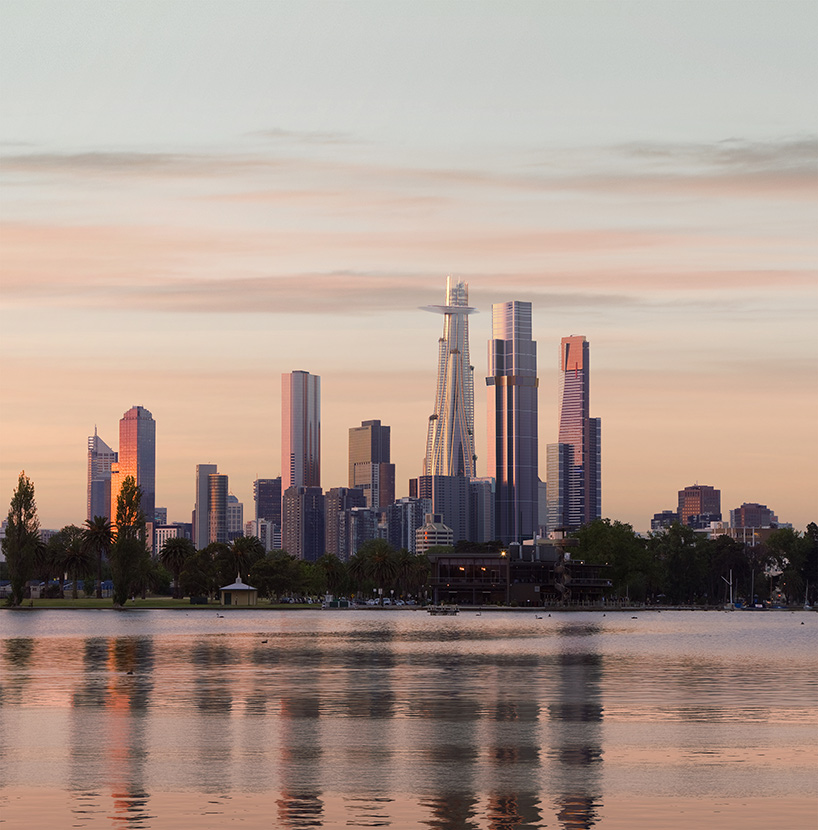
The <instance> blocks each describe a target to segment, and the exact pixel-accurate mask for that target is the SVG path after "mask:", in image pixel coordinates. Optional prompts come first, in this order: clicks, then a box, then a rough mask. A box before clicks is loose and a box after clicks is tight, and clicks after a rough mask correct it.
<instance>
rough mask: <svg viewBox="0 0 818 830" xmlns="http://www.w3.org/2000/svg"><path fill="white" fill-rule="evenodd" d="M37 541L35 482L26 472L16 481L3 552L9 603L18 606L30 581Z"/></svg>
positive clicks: (38, 525)
mask: <svg viewBox="0 0 818 830" xmlns="http://www.w3.org/2000/svg"><path fill="white" fill-rule="evenodd" d="M39 539H40V522H39V520H38V519H37V503H36V502H35V500H34V483H33V482H32V481H31V479H30V478H29V477H28V476H27V475H26V473H25V470H23V471H22V472H21V473H20V477H19V478H18V480H17V489H16V490H15V491H14V493H13V494H12V497H11V503H10V505H9V513H8V521H7V524H6V536H5V538H4V539H3V553H4V555H5V557H6V563H7V566H8V572H9V579H10V581H11V597H10V599H9V604H10V605H12V606H17V605H20V604H21V603H22V601H23V594H24V592H25V587H26V582H27V581H28V580H29V579H30V578H31V573H32V570H33V568H34V557H35V554H36V551H37V546H38V542H39Z"/></svg>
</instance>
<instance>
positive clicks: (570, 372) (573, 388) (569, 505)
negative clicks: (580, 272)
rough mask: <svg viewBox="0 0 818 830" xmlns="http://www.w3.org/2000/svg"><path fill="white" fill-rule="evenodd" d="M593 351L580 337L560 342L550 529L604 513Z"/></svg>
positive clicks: (550, 461) (550, 465) (550, 466)
mask: <svg viewBox="0 0 818 830" xmlns="http://www.w3.org/2000/svg"><path fill="white" fill-rule="evenodd" d="M590 374H591V371H590V351H589V343H588V341H587V340H586V339H585V338H584V337H581V336H573V335H572V336H571V337H563V338H562V341H561V343H560V390H559V406H560V414H559V423H560V426H559V438H558V440H559V445H554V444H549V446H548V450H547V452H548V482H547V485H548V529H549V530H554V529H555V528H558V527H565V528H577V527H581V526H582V525H584V524H587V523H588V522H591V521H593V520H594V519H598V518H599V517H600V516H601V515H602V453H601V432H602V422H601V420H600V419H599V418H591V417H590V415H589V414H588V413H589V411H590Z"/></svg>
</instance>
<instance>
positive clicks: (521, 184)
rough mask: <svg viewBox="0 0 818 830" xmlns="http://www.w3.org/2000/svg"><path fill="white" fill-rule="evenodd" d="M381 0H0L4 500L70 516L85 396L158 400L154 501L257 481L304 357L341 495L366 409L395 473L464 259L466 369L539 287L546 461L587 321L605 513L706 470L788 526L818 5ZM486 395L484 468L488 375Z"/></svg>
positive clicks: (812, 368)
mask: <svg viewBox="0 0 818 830" xmlns="http://www.w3.org/2000/svg"><path fill="white" fill-rule="evenodd" d="M371 11H372V7H371V5H369V4H367V3H360V2H350V3H345V4H313V3H310V2H306V3H304V4H295V3H287V2H282V3H280V4H279V3H277V4H269V6H265V5H264V4H239V6H238V7H233V6H232V5H231V6H228V5H227V4H224V5H221V4H219V3H212V4H206V6H204V7H202V9H201V13H199V14H197V15H195V16H191V15H189V14H187V13H185V7H184V6H183V5H180V4H176V3H173V2H165V3H156V2H151V0H144V2H140V3H129V2H123V3H119V4H116V7H115V9H114V7H113V6H111V5H110V4H105V3H99V4H97V3H94V2H88V3H83V4H81V5H79V6H75V5H72V6H69V5H67V4H57V3H53V4H52V3H40V2H35V1H34V0H32V2H30V3H8V4H6V5H5V6H4V9H3V12H2V14H3V19H4V23H5V24H6V25H4V26H2V27H0V73H2V77H3V79H4V83H3V92H2V95H1V96H0V108H1V109H2V113H3V118H2V119H0V153H2V156H3V164H2V169H1V170H0V185H2V187H3V192H4V195H5V198H4V199H3V200H2V203H0V249H1V250H2V257H0V269H2V295H1V296H0V300H2V308H0V369H1V370H2V376H3V391H2V395H0V426H1V427H2V429H0V490H2V492H5V493H6V494H7V495H6V498H10V495H11V493H12V491H13V489H14V487H15V484H16V481H17V476H18V475H19V472H20V470H22V469H25V471H26V473H27V474H28V475H29V476H30V477H31V478H32V480H33V481H34V484H35V487H36V496H37V502H38V506H39V510H40V515H41V518H42V521H43V526H44V527H54V528H57V527H62V526H63V525H65V524H68V523H71V522H74V523H80V522H81V520H82V518H83V516H84V514H85V510H86V506H85V502H86V487H87V481H86V466H87V465H86V459H87V437H88V436H89V435H90V434H91V433H92V432H93V428H94V425H95V424H97V425H98V427H99V434H100V435H101V436H102V437H103V438H105V439H107V440H108V442H109V443H110V444H111V446H112V449H114V450H116V449H117V447H116V446H114V443H115V442H114V441H113V440H111V439H113V438H114V430H115V429H116V424H117V421H118V419H119V418H120V417H121V414H122V412H123V410H124V409H125V408H126V407H127V406H129V405H130V404H131V403H133V402H139V403H141V404H143V405H144V406H147V407H148V408H149V409H150V410H151V411H152V412H153V413H154V417H155V418H156V420H157V423H158V424H159V427H158V429H157V437H156V441H157V469H156V477H157V497H158V500H159V504H161V505H163V506H167V507H168V509H169V517H170V518H172V519H175V520H189V515H190V511H191V509H192V494H191V483H192V482H191V479H192V477H193V475H194V472H195V465H196V464H198V463H200V462H202V461H203V460H210V459H213V460H217V461H218V463H219V469H220V470H221V471H223V472H224V474H226V475H228V476H229V477H230V483H231V487H232V489H233V490H234V492H235V494H236V495H237V496H238V497H239V498H240V499H241V501H242V502H243V503H244V504H245V505H248V504H249V503H250V499H251V492H252V491H251V487H252V482H253V481H254V480H255V479H257V478H260V477H262V478H264V477H274V476H277V475H278V474H279V472H282V470H281V462H280V449H279V445H278V434H279V429H280V423H279V417H280V415H279V413H280V406H281V401H280V399H279V395H280V393H279V391H278V382H277V379H278V376H279V375H280V374H281V373H282V372H288V371H291V370H292V369H293V367H304V368H307V369H309V370H310V372H312V373H314V374H316V375H319V376H321V377H322V398H323V408H322V419H323V425H322V429H323V437H322V441H323V448H322V467H323V470H322V483H323V484H324V486H325V488H327V487H329V486H341V485H343V484H344V483H345V481H347V438H348V430H349V429H350V428H352V427H354V426H355V425H357V424H360V423H361V422H362V421H364V420H371V419H380V420H381V421H382V423H385V424H389V425H390V426H391V430H392V448H391V449H392V462H393V463H394V464H395V466H396V496H401V495H405V494H406V492H407V490H406V487H407V485H406V482H407V479H408V478H409V477H413V476H416V475H417V474H418V473H419V472H420V467H421V464H422V457H423V451H424V446H425V440H426V427H427V425H428V417H429V414H430V412H431V411H432V405H433V392H434V389H433V386H434V383H435V376H434V370H435V363H436V360H437V356H438V355H437V339H438V338H439V336H440V318H439V317H437V318H436V317H434V316H432V315H429V314H424V313H422V312H420V311H418V308H420V307H422V306H424V305H428V304H430V303H436V302H440V299H441V285H442V281H443V280H444V279H445V277H446V275H448V274H451V275H452V276H453V277H454V278H455V279H457V280H462V281H464V282H467V283H468V284H469V302H470V304H471V305H472V306H473V307H475V308H476V309H477V310H478V311H479V313H477V314H474V315H472V316H471V317H470V320H469V326H470V337H471V355H472V359H473V365H474V366H475V374H476V376H477V378H478V379H479V378H481V377H484V376H485V375H486V372H487V365H486V363H485V352H486V347H485V344H486V343H487V342H488V341H489V340H490V339H491V326H490V316H491V315H490V309H491V306H492V305H493V304H494V303H500V302H504V301H507V300H508V299H510V298H515V299H519V300H521V301H525V302H531V303H532V306H533V315H534V322H533V331H532V338H533V340H534V341H536V342H537V343H538V344H539V346H538V350H539V353H540V365H539V376H540V388H539V410H540V421H539V443H540V451H539V468H540V471H541V473H542V471H544V470H545V460H546V459H545V447H546V445H547V444H548V443H553V442H555V441H557V440H558V438H557V430H556V422H555V413H556V412H557V398H558V377H557V372H556V370H555V367H554V366H552V361H551V359H550V357H548V356H549V355H551V354H554V353H555V352H556V349H557V347H558V344H559V341H560V339H561V338H562V337H564V336H568V335H569V334H571V333H572V332H582V333H583V334H584V335H585V336H586V337H587V338H588V340H589V341H590V342H591V343H593V349H594V361H593V365H594V368H593V374H594V377H593V408H594V414H595V415H598V416H600V417H601V418H603V420H604V426H605V435H604V442H603V466H604V476H603V493H602V502H603V511H602V512H603V515H605V516H610V517H612V518H616V519H620V520H622V521H627V522H630V523H632V524H633V525H634V527H636V528H637V529H638V530H647V529H648V526H649V521H650V518H651V517H652V516H653V514H654V513H656V512H657V511H659V510H662V509H664V508H668V507H672V506H673V505H674V503H675V494H676V493H677V492H678V490H679V488H680V487H683V486H686V485H688V484H690V483H691V482H695V481H705V482H709V483H710V484H711V485H713V486H715V487H717V488H718V489H719V490H720V491H721V493H722V500H723V504H724V505H725V506H728V505H730V506H736V505H739V504H741V503H743V502H748V503H750V502H757V503H760V504H767V505H771V506H772V507H773V508H774V509H775V511H776V513H777V515H778V516H779V517H780V519H781V520H782V521H784V522H792V523H793V525H794V526H795V527H796V528H799V529H803V528H804V527H805V526H806V524H807V523H808V522H809V521H811V520H813V519H814V518H815V516H814V505H815V495H816V492H818V433H816V430H815V429H814V421H815V418H814V413H815V412H816V411H818V388H816V383H815V378H816V354H817V353H818V333H816V331H815V326H814V322H813V321H814V319H815V317H816V313H817V310H816V305H817V304H816V278H815V262H816V258H818V256H817V255H816V245H815V233H814V225H815V191H816V188H815V183H816V175H815V158H816V152H817V151H818V138H816V136H817V135H818V123H816V121H817V119H816V116H815V111H814V107H812V105H811V99H812V97H813V95H812V90H813V89H814V87H815V84H816V82H818V50H816V49H815V48H814V47H815V44H814V32H815V31H816V29H818V8H816V7H815V5H814V4H810V3H798V2H793V3H768V2H754V0H747V2H746V3H743V4H741V9H740V10H739V8H738V6H737V5H736V4H734V3H725V2H718V0H716V2H713V3H708V4H696V3H685V4H679V3H672V2H662V0H657V2H651V3H636V2H623V3H617V4H590V3H588V4H586V3H582V2H579V3H560V2H549V3H543V4H517V3H513V2H512V3H510V4H503V7H502V8H500V7H499V6H498V5H496V4H490V3H481V2H475V3H473V4H468V6H465V5H457V4H448V3H445V2H444V3H441V4H436V6H435V8H434V9H433V10H432V9H430V8H429V7H425V6H423V5H422V4H421V5H420V6H417V5H415V4H403V3H400V2H398V3H394V4H383V5H382V6H381V7H379V13H378V14H372V13H371ZM44 20H48V21H49V25H43V21H44ZM42 55H48V56H49V60H47V61H43V60H42V59H41V56H42ZM420 56H422V58H421V57H420ZM57 68H59V71H57ZM543 355H545V358H543ZM55 401H57V402H59V404H58V406H55ZM474 408H475V425H474V432H475V436H476V438H477V441H476V444H477V446H476V453H477V455H478V464H477V470H476V472H477V474H478V475H481V476H482V475H485V474H486V473H487V462H488V459H487V457H486V453H485V451H484V447H485V435H486V404H485V399H484V398H483V387H482V384H481V383H478V390H477V397H476V400H475V407H474ZM57 413H58V414H57ZM782 435H786V436H789V437H791V440H790V441H787V442H782V441H781V440H780V437H781V436H782Z"/></svg>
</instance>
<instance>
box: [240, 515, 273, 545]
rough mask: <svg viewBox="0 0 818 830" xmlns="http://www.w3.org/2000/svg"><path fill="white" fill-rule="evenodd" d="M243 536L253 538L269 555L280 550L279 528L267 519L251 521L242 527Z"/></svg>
mask: <svg viewBox="0 0 818 830" xmlns="http://www.w3.org/2000/svg"><path fill="white" fill-rule="evenodd" d="M244 535H245V536H255V537H256V539H258V540H259V541H260V542H261V544H262V545H264V550H265V551H267V553H269V552H270V551H273V550H280V549H281V526H280V525H277V524H273V522H271V521H268V520H267V519H252V520H251V521H249V522H246V523H245V525H244Z"/></svg>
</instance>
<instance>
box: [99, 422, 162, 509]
mask: <svg viewBox="0 0 818 830" xmlns="http://www.w3.org/2000/svg"><path fill="white" fill-rule="evenodd" d="M128 476H131V477H133V479H134V481H135V482H136V484H137V486H138V487H139V488H140V489H141V490H142V501H141V504H140V507H141V509H142V513H143V514H144V517H145V520H146V521H148V522H150V521H152V520H153V514H154V507H155V506H156V421H154V420H153V415H151V413H150V412H148V410H147V409H145V408H144V407H142V406H133V407H131V408H130V409H129V410H128V411H127V412H126V413H125V414H124V415H123V416H122V418H121V420H120V422H119V453H118V458H117V461H116V462H114V463H113V464H112V465H111V514H110V515H111V522H112V523H115V522H116V503H117V499H118V498H119V491H120V489H121V487H122V482H123V481H124V480H125V479H126V478H127V477H128Z"/></svg>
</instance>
